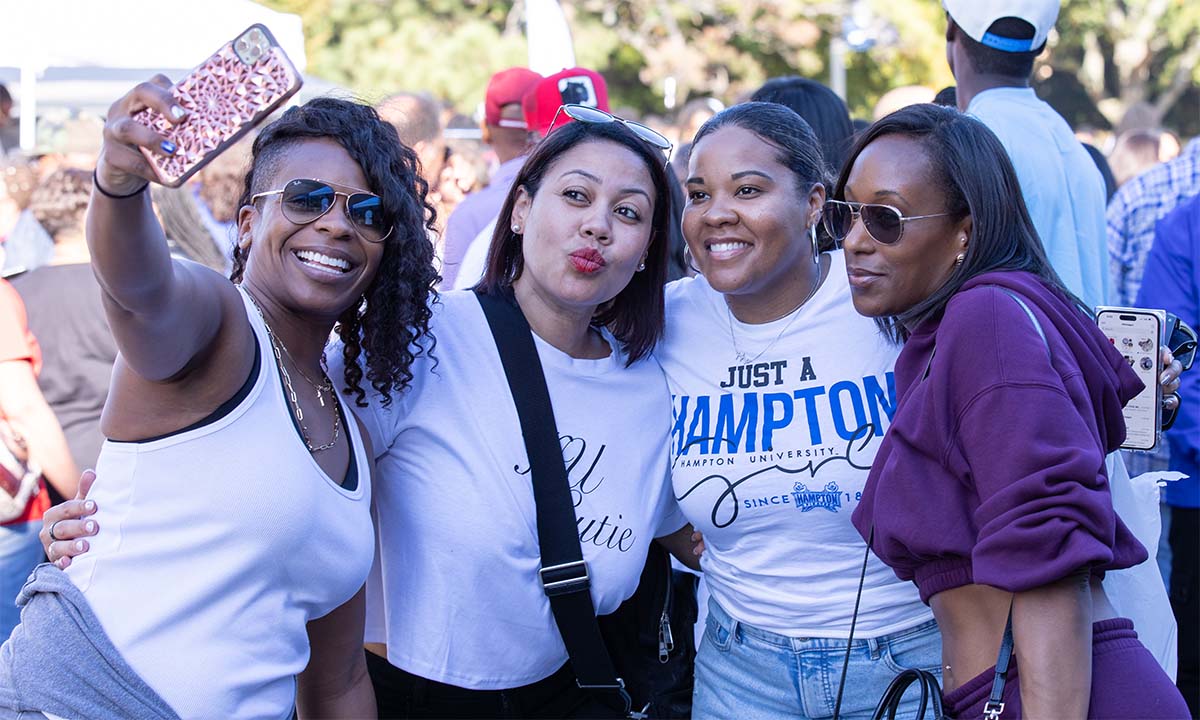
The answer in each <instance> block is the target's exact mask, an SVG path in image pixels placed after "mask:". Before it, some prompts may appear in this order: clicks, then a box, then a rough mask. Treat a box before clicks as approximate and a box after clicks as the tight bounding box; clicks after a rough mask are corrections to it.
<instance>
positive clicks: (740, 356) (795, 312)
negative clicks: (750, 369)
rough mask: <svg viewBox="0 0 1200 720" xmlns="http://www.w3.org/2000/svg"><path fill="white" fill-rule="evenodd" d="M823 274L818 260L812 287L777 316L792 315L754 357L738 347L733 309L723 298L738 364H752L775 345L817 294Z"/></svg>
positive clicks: (822, 280)
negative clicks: (802, 297) (801, 309)
mask: <svg viewBox="0 0 1200 720" xmlns="http://www.w3.org/2000/svg"><path fill="white" fill-rule="evenodd" d="M824 274H825V269H824V268H823V267H821V264H820V261H818V262H817V279H816V282H814V283H813V286H812V288H811V289H809V291H808V295H807V296H805V298H804V299H803V300H801V301H800V304H799V305H797V306H796V307H794V308H792V309H791V310H789V311H788V312H786V313H784V314H783V315H780V316H779V317H781V318H783V317H787V316H788V315H791V316H792V317H791V319H790V320H788V321H787V323H786V324H784V326H783V329H781V330H780V331H779V334H778V335H776V336H775V339H774V340H772V341H771V342H769V343H767V346H766V347H764V348H763V349H762V350H760V351H758V354H757V355H755V356H754V357H750V355H749V354H748V353H745V352H742V351H741V350H740V349H738V344H737V335H736V334H735V333H734V332H733V311H732V310H731V309H730V308H729V300H728V299H726V300H725V314H726V315H727V316H728V317H729V339H730V341H732V342H733V355H734V357H735V358H736V359H737V363H738V364H739V365H750V364H753V363H754V361H755V360H758V359H759V358H760V357H762V356H763V353H765V352H766V351H768V350H770V349H771V348H772V347H774V346H775V343H777V342H779V338H781V337H783V334H784V333H786V332H787V331H788V328H790V327H791V326H792V323H793V322H795V321H796V318H797V317H799V316H800V312H799V311H800V308H802V307H804V304H805V303H806V302H808V301H809V300H812V297H813V295H816V294H817V289H818V288H820V287H821V283H822V282H824V280H825V278H824Z"/></svg>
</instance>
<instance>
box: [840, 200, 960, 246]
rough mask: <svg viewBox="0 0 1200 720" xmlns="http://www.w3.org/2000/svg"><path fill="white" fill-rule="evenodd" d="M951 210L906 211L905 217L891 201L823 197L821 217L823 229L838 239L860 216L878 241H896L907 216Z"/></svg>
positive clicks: (891, 242)
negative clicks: (890, 203) (878, 201)
mask: <svg viewBox="0 0 1200 720" xmlns="http://www.w3.org/2000/svg"><path fill="white" fill-rule="evenodd" d="M950 214H952V213H935V214H933V215H909V216H907V217H905V215H904V214H903V213H901V212H900V211H899V210H897V209H896V208H894V207H892V206H891V205H878V204H875V203H858V202H846V201H845V200H826V201H825V207H824V209H823V210H822V212H821V221H822V223H823V224H824V225H825V231H826V232H828V233H829V236H830V237H832V238H833V239H834V240H836V241H838V242H839V243H840V242H842V241H843V240H845V239H846V236H847V235H849V234H850V230H851V228H853V227H854V221H855V220H858V219H859V218H862V222H863V227H865V228H866V229H867V234H868V235H870V236H871V237H872V238H873V239H874V240H875V242H877V243H880V244H881V245H895V244H896V243H898V242H900V238H901V237H903V235H904V223H906V222H908V221H909V220H924V219H925V218H935V217H945V216H946V215H950Z"/></svg>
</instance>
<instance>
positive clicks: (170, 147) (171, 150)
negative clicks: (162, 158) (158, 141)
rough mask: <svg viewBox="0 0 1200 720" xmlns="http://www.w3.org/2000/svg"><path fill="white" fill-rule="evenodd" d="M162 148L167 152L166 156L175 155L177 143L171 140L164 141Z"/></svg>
mask: <svg viewBox="0 0 1200 720" xmlns="http://www.w3.org/2000/svg"><path fill="white" fill-rule="evenodd" d="M161 147H162V151H163V152H165V153H166V154H168V155H174V154H175V143H173V142H171V141H170V140H163V141H162V145H161Z"/></svg>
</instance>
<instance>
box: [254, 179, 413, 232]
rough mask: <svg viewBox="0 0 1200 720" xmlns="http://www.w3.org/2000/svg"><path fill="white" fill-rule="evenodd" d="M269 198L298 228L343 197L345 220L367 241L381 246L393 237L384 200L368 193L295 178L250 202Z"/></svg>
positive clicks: (329, 208) (262, 193) (256, 196)
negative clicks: (276, 202)
mask: <svg viewBox="0 0 1200 720" xmlns="http://www.w3.org/2000/svg"><path fill="white" fill-rule="evenodd" d="M268 195H278V196H279V209H280V210H282V211H283V216H284V217H285V218H287V219H288V220H289V221H291V222H293V223H295V224H297V225H307V224H309V223H310V222H313V221H314V220H316V219H317V218H319V217H321V216H322V215H324V214H325V213H327V212H329V211H330V210H331V209H332V208H333V206H334V205H336V204H337V199H338V197H339V196H340V197H344V198H346V217H348V218H350V223H351V224H352V225H353V226H354V229H355V231H357V232H358V235H359V237H361V238H362V239H363V240H366V241H367V242H372V243H380V242H383V241H384V240H386V239H387V237H388V236H389V235H391V234H392V229H391V228H390V227H388V226H387V224H386V221H385V220H384V219H383V200H382V199H380V197H379V196H378V195H375V194H373V193H369V192H362V191H359V192H353V193H345V192H342V191H340V190H334V189H333V187H332V186H331V185H330V184H329V183H327V182H325V181H323V180H312V179H307V178H298V179H296V180H291V181H289V182H288V184H287V185H284V186H283V189H282V190H269V191H267V192H261V193H258V194H257V195H254V196H253V197H251V198H250V202H251V203H253V202H255V201H257V200H258V199H259V198H261V197H266V196H268Z"/></svg>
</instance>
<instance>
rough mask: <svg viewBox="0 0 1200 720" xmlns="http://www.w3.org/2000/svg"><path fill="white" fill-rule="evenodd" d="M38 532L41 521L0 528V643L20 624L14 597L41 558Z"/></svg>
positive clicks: (1, 526)
mask: <svg viewBox="0 0 1200 720" xmlns="http://www.w3.org/2000/svg"><path fill="white" fill-rule="evenodd" d="M41 529H42V521H41V520H36V521H34V522H27V523H17V524H16V525H0V643H2V642H4V641H5V640H7V639H8V636H9V635H10V634H12V631H13V628H15V627H16V626H17V623H19V622H20V621H21V611H20V610H19V609H18V608H17V594H18V593H20V592H21V588H22V587H23V586H24V585H25V581H26V580H28V579H29V573H31V572H33V568H34V566H36V565H37V564H38V563H40V562H41V561H42V559H43V556H42V541H41V540H39V539H38V532H39V531H40V530H41Z"/></svg>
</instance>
